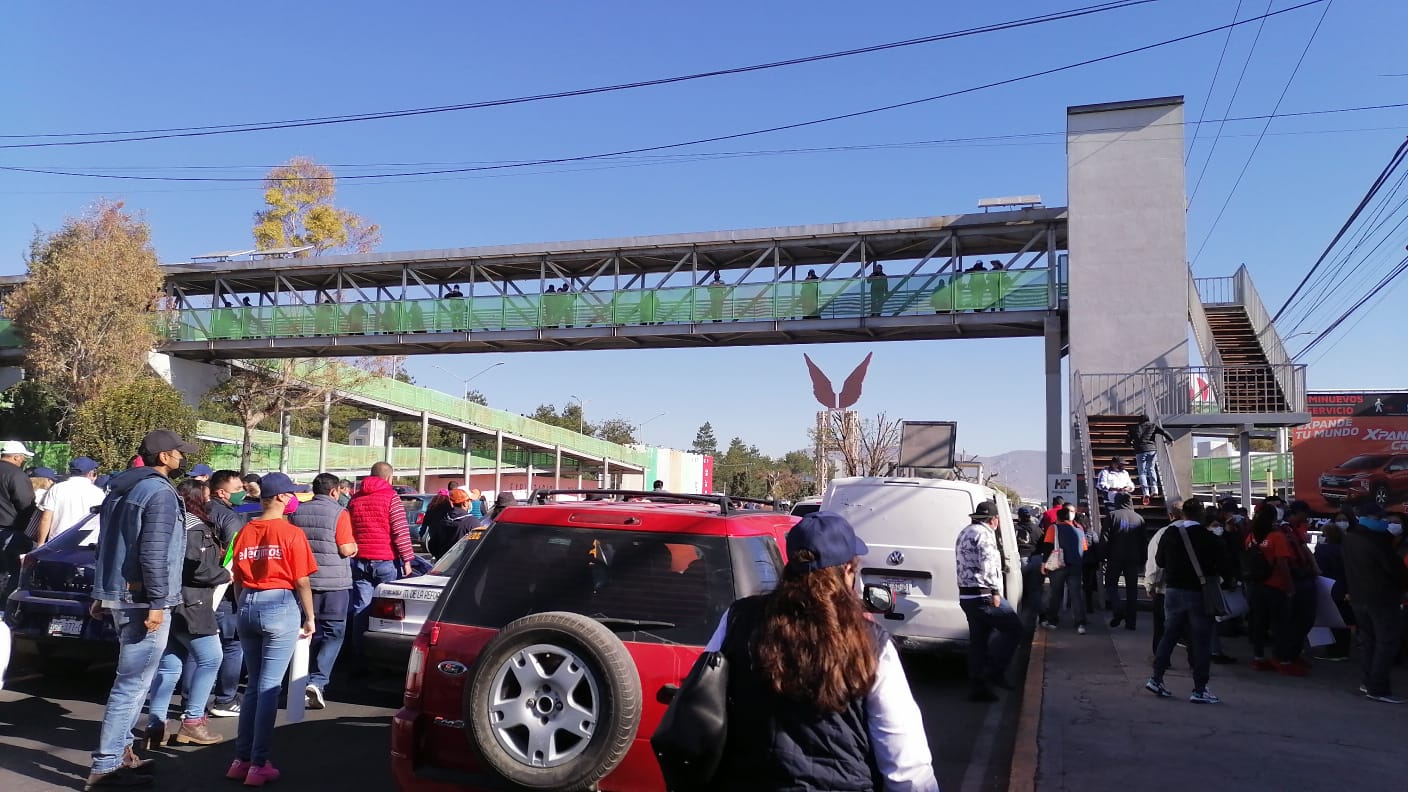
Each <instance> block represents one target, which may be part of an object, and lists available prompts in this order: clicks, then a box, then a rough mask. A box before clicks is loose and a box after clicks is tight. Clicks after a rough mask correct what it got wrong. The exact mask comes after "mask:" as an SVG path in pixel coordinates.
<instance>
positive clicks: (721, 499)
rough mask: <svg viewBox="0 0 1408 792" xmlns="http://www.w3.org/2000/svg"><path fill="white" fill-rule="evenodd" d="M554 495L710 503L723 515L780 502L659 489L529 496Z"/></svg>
mask: <svg viewBox="0 0 1408 792" xmlns="http://www.w3.org/2000/svg"><path fill="white" fill-rule="evenodd" d="M553 495H587V496H590V495H610V496H613V497H614V498H615V499H616V500H617V501H618V502H622V503H624V502H628V501H633V500H643V499H650V500H653V501H655V502H657V503H664V502H674V503H681V502H684V503H709V504H713V505H715V506H718V507H719V513H720V514H723V515H730V514H736V513H737V512H738V509H736V508H734V504H735V503H740V502H741V503H759V504H762V505H765V506H771V507H773V508H774V509H777V508H778V502H777V500H775V499H771V498H745V497H740V496H731V495H704V494H700V493H693V492H664V491H658V490H628V489H539V490H533V494H531V495H529V496H528V502H529V503H537V504H545V503H547V502H548V498H550V497H552V496H553Z"/></svg>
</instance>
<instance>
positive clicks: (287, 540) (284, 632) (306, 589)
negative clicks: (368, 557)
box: [225, 473, 318, 786]
mask: <svg viewBox="0 0 1408 792" xmlns="http://www.w3.org/2000/svg"><path fill="white" fill-rule="evenodd" d="M307 489H308V488H307V487H306V486H299V485H297V484H294V483H293V480H292V479H290V478H289V477H288V476H286V475H284V474H283V473H270V474H269V475H267V476H264V477H263V478H261V479H259V504H260V506H261V507H263V509H264V511H263V513H261V514H260V515H259V518H258V519H255V520H250V522H249V524H248V525H246V526H245V527H244V528H242V529H241V530H240V532H239V535H238V536H236V537H235V546H234V554H233V555H234V568H233V570H232V571H233V574H234V590H235V602H236V603H237V608H238V612H239V632H240V645H241V646H242V647H243V649H244V667H245V670H246V672H248V674H249V684H248V687H246V688H245V693H244V703H243V704H242V706H241V707H240V724H239V736H238V737H237V738H236V740H235V761H234V762H233V763H231V765H230V769H229V770H228V771H226V773H225V777H226V778H232V779H236V780H239V779H243V780H244V783H245V786H263V785H264V784H266V783H268V782H269V781H276V780H278V778H279V771H278V770H276V769H275V768H274V765H273V763H272V762H270V761H269V743H270V739H271V738H272V737H273V733H274V717H275V716H276V715H278V710H279V687H280V683H281V682H282V680H283V677H284V674H285V673H287V671H288V664H289V661H290V660H291V659H293V647H294V644H295V643H296V642H297V641H298V639H299V638H307V637H309V636H311V635H312V634H313V589H312V586H311V585H310V584H309V581H308V576H309V575H311V574H313V573H314V572H316V571H317V570H318V565H317V562H315V561H314V560H313V550H312V548H311V547H309V546H308V537H307V536H306V535H305V534H304V533H303V531H302V530H301V529H299V528H298V527H296V526H295V525H294V524H293V523H291V522H289V521H288V520H286V519H284V514H286V513H288V512H291V511H292V510H293V508H296V506H297V502H298V501H297V498H296V497H295V495H294V493H297V492H303V491H306V490H307Z"/></svg>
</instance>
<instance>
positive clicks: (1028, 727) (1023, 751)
mask: <svg viewBox="0 0 1408 792" xmlns="http://www.w3.org/2000/svg"><path fill="white" fill-rule="evenodd" d="M1045 689H1046V630H1043V629H1041V627H1037V628H1036V635H1035V636H1033V637H1032V651H1031V655H1030V656H1028V657H1027V679H1026V682H1025V684H1023V686H1022V709H1021V713H1020V714H1019V715H1018V716H1017V736H1016V741H1015V744H1014V745H1013V748H1012V766H1011V769H1010V770H1009V771H1008V774H1007V792H1035V790H1036V771H1037V760H1038V758H1039V754H1040V746H1039V745H1038V744H1037V738H1038V737H1039V736H1040V732H1041V699H1042V695H1043V692H1044V691H1045Z"/></svg>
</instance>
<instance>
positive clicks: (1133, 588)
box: [1105, 492, 1148, 630]
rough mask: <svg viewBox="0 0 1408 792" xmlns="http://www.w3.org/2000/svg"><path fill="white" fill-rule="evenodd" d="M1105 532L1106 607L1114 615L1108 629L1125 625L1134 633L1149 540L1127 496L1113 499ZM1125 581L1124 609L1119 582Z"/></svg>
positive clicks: (1141, 518)
mask: <svg viewBox="0 0 1408 792" xmlns="http://www.w3.org/2000/svg"><path fill="white" fill-rule="evenodd" d="M1109 521H1110V522H1109V527H1108V529H1107V530H1106V532H1105V536H1106V543H1105V546H1106V548H1108V558H1106V559H1105V604H1106V605H1107V606H1109V608H1110V610H1112V611H1114V614H1115V615H1114V617H1113V618H1111V619H1110V626H1111V627H1118V626H1120V623H1121V622H1123V623H1124V628H1125V629H1126V630H1133V629H1134V627H1135V622H1136V621H1137V620H1138V617H1139V609H1138V607H1137V606H1138V604H1139V575H1140V573H1141V572H1143V571H1144V562H1145V561H1147V560H1148V558H1147V552H1148V551H1147V547H1146V543H1147V542H1148V537H1147V536H1145V535H1144V518H1143V517H1141V516H1140V515H1139V512H1137V511H1135V510H1134V507H1133V506H1132V505H1131V504H1130V500H1129V495H1127V494H1126V493H1123V492H1121V493H1120V494H1118V495H1116V496H1115V510H1114V511H1112V512H1110V516H1109ZM1121 577H1123V578H1124V605H1123V607H1121V605H1120V598H1119V592H1120V578H1121Z"/></svg>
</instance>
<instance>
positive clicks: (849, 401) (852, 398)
mask: <svg viewBox="0 0 1408 792" xmlns="http://www.w3.org/2000/svg"><path fill="white" fill-rule="evenodd" d="M874 354H875V353H874V352H871V353H870V354H869V355H866V356H865V360H862V361H861V362H860V365H859V366H856V370H855V371H852V372H851V376H849V377H846V381H845V382H843V383H841V398H840V399H838V400H837V403H836V406H837V407H840V408H841V409H843V410H848V409H850V408H851V405H853V404H855V403H856V402H858V401H860V386H861V383H862V382H864V381H865V372H866V370H867V369H868V368H870V358H871V356H872V355H874Z"/></svg>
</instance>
